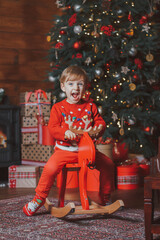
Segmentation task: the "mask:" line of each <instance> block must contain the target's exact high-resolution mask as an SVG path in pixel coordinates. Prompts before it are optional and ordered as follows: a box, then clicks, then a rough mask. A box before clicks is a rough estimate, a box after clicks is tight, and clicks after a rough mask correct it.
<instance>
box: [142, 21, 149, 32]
mask: <svg viewBox="0 0 160 240" xmlns="http://www.w3.org/2000/svg"><path fill="white" fill-rule="evenodd" d="M142 28H143V29H142V32H147V33H148V31H149V29H150V26H149V25H148V23H146V24H143V26H142Z"/></svg>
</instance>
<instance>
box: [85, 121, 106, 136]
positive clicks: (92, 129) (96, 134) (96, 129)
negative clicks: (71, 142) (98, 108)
mask: <svg viewBox="0 0 160 240" xmlns="http://www.w3.org/2000/svg"><path fill="white" fill-rule="evenodd" d="M102 127H103V125H102V124H100V125H99V126H98V127H97V126H95V127H94V128H93V127H89V128H88V129H87V130H86V132H88V133H89V135H90V136H91V137H97V136H98V135H99V133H100V131H101V130H102ZM98 130H99V131H98ZM90 131H91V133H90ZM93 131H96V132H95V133H94V132H93Z"/></svg>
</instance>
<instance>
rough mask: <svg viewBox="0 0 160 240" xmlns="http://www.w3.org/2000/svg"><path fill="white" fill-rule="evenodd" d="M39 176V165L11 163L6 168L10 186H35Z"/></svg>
mask: <svg viewBox="0 0 160 240" xmlns="http://www.w3.org/2000/svg"><path fill="white" fill-rule="evenodd" d="M38 177H39V167H35V166H24V165H19V166H18V165H12V166H10V167H9V168H8V178H9V179H8V181H9V187H10V188H35V187H36V186H37V180H38Z"/></svg>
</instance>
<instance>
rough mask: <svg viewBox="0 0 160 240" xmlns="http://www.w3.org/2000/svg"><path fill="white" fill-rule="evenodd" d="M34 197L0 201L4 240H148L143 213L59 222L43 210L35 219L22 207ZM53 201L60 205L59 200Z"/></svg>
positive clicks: (73, 217) (0, 230)
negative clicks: (28, 215)
mask: <svg viewBox="0 0 160 240" xmlns="http://www.w3.org/2000/svg"><path fill="white" fill-rule="evenodd" d="M32 198H33V196H31V195H29V196H23V197H19V198H12V199H7V200H1V201H0V239H7V240H18V239H19V240H23V239H34V240H35V239H36V240H40V239H42V240H47V239H52V240H60V239H62V240H65V239H66V240H70V239H71V240H79V239H83V240H87V239H93V240H95V239H107V240H108V239H112V240H114V239H116V240H122V239H124V240H127V239H134V240H138V239H140V240H143V239H145V235H144V212H143V210H139V209H123V210H119V211H117V212H116V213H114V214H112V215H105V216H102V215H97V214H96V215H69V216H67V217H66V218H65V219H57V218H54V217H52V216H51V215H50V214H49V213H47V212H46V210H45V208H44V207H42V208H40V209H39V211H38V212H37V213H36V215H35V216H33V217H27V216H25V215H24V213H23V211H22V207H23V206H24V205H25V204H26V203H27V202H28V201H29V200H31V199H32ZM52 202H53V203H54V204H55V205H57V200H56V199H53V200H52ZM66 203H67V202H66ZM75 204H76V205H77V202H75ZM154 239H158V238H156V237H154Z"/></svg>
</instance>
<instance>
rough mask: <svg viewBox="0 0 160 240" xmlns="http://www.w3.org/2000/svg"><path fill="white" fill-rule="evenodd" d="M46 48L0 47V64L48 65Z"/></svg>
mask: <svg viewBox="0 0 160 240" xmlns="http://www.w3.org/2000/svg"><path fill="white" fill-rule="evenodd" d="M47 55H48V52H47V51H46V50H25V49H7V48H5V49H2V48H0V56H2V57H0V65H6V64H8V65H11V64H20V65H21V64H27V65H44V66H45V67H46V68H48V67H49V62H48V61H47V59H46V57H47Z"/></svg>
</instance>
